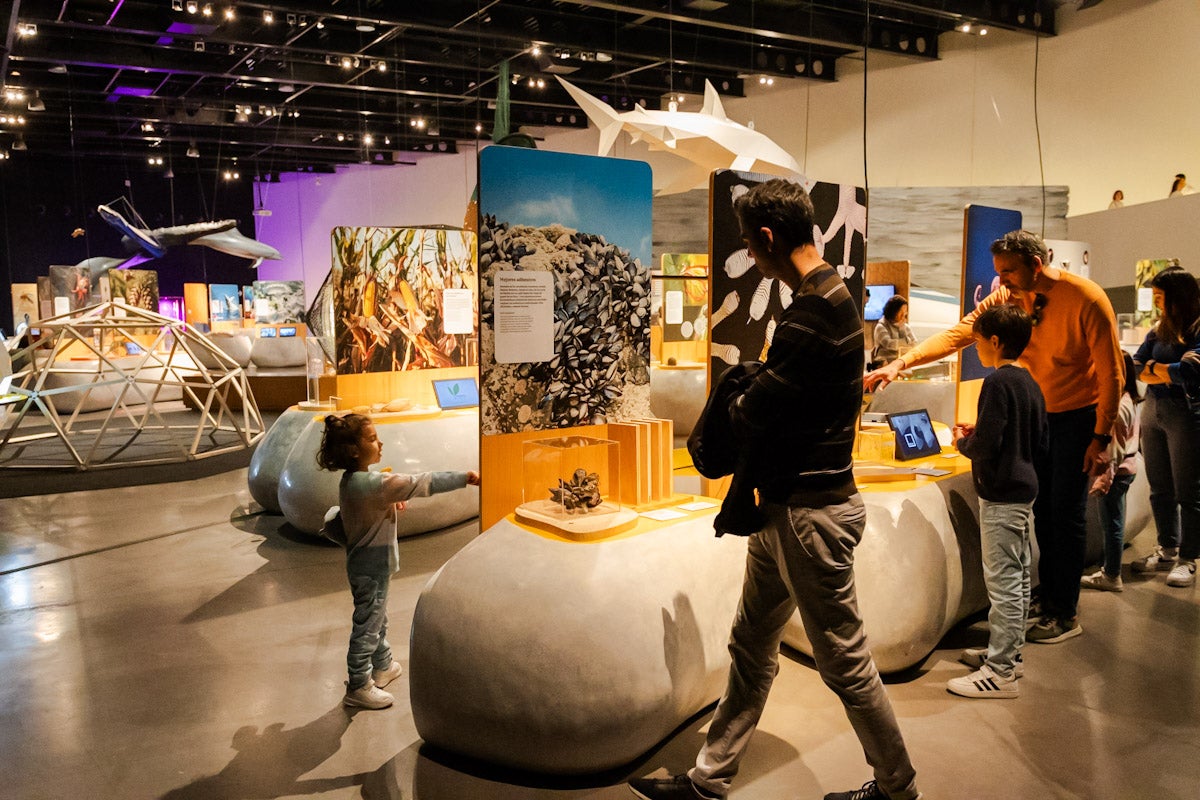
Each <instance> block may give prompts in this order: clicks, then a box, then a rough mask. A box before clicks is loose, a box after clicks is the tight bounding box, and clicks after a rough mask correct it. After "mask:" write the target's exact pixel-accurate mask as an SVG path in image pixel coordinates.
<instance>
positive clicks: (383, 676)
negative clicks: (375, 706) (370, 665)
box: [371, 659, 404, 689]
mask: <svg viewBox="0 0 1200 800" xmlns="http://www.w3.org/2000/svg"><path fill="white" fill-rule="evenodd" d="M403 674H404V668H403V667H401V666H400V662H399V661H396V660H395V659H392V663H391V664H389V665H388V667H387V669H377V670H374V671H373V672H372V673H371V680H373V681H375V685H376V686H378V687H379V688H380V689H382V688H383V687H385V686H387V685H388V684H389V683H391V682H392V681H394V680H396V678H399V677H400V676H401V675H403Z"/></svg>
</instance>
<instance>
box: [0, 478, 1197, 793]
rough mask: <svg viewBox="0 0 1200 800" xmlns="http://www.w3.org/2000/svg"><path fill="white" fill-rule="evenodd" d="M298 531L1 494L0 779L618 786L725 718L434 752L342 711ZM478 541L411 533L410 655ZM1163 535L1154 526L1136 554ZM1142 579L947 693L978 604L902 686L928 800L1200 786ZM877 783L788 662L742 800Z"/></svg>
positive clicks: (837, 718) (400, 597)
mask: <svg viewBox="0 0 1200 800" xmlns="http://www.w3.org/2000/svg"><path fill="white" fill-rule="evenodd" d="M281 524H282V518H281V517H276V516H271V515H266V514H261V513H258V511H257V508H256V507H255V506H254V505H253V504H252V501H251V499H250V497H249V493H248V491H247V489H246V472H245V470H239V471H236V472H231V473H227V474H224V475H217V476H213V477H210V478H202V479H199V480H196V481H191V482H187V483H178V484H162V485H156V486H149V487H144V488H126V489H107V490H100V491H94V492H81V493H73V494H66V495H47V496H43V497H32V498H14V499H8V500H0V674H2V675H4V680H3V681H0V775H2V776H3V779H2V780H3V784H2V788H0V796H4V797H20V798H43V797H44V798H62V797H87V798H101V799H103V798H113V800H117V799H118V798H120V799H121V800H126V799H127V798H159V797H162V798H173V799H178V798H185V799H188V800H193V799H194V800H201V798H203V799H204V800H209V799H211V798H218V799H219V798H231V799H233V798H277V797H279V798H282V797H323V798H357V797H365V798H388V799H389V800H396V799H397V798H405V799H406V800H412V799H413V798H418V799H419V800H546V799H548V798H579V799H582V798H597V799H599V800H616V799H617V798H622V799H624V798H628V797H631V795H629V794H628V792H627V790H626V789H625V787H624V786H623V782H624V780H625V779H626V778H627V777H628V776H629V775H633V774H639V775H640V774H648V773H651V772H654V771H656V770H663V771H672V772H675V771H680V770H683V769H685V768H686V767H688V766H689V765H690V764H691V763H692V760H693V759H694V756H695V753H696V750H697V748H698V747H699V743H700V741H701V739H702V736H703V732H704V729H705V725H706V724H707V714H702V715H700V716H699V717H697V718H695V719H693V720H691V721H689V722H688V723H687V724H685V725H684V726H682V727H681V728H680V729H679V730H678V731H677V732H676V734H675V735H674V736H672V737H671V738H669V739H668V740H666V741H665V742H664V743H663V744H661V745H660V746H659V747H658V748H657V749H656V750H654V751H652V752H651V753H648V754H647V755H646V756H644V757H643V758H642V759H640V760H639V761H638V762H637V763H635V764H631V765H628V766H627V767H626V768H624V769H622V770H618V771H615V772H611V773H606V774H603V775H595V776H584V777H580V778H548V777H545V776H533V775H522V774H516V773H510V772H506V771H502V770H497V769H494V768H491V767H487V766H486V765H480V764H471V763H466V762H463V761H462V760H461V759H456V758H455V757H454V756H452V755H449V754H445V753H440V752H431V751H430V750H429V749H428V748H424V747H422V744H421V742H420V739H419V738H418V737H417V734H416V730H415V728H414V726H413V722H412V717H411V714H410V713H409V711H408V696H407V684H406V683H405V682H404V681H400V682H398V683H397V684H395V685H394V686H393V687H389V690H391V689H393V688H394V689H395V693H396V697H397V702H396V705H395V707H393V708H392V709H390V710H386V711H378V712H373V711H372V712H367V711H362V712H357V713H348V712H346V711H344V710H343V709H342V708H341V706H340V699H341V695H342V691H343V684H342V681H343V680H344V658H345V644H346V638H347V636H348V633H349V617H350V611H351V602H350V597H349V592H348V591H347V589H346V587H345V577H344V571H343V557H342V554H341V553H340V551H339V550H337V549H336V548H332V547H322V546H319V545H314V544H313V543H312V541H311V539H309V538H308V537H299V536H295V537H292V536H289V535H288V532H287V530H286V529H284V530H282V531H281V530H280V526H281ZM476 535H477V529H476V527H475V526H474V524H473V523H471V524H466V525H461V526H458V527H455V528H452V529H449V530H445V531H440V532H436V533H432V534H427V535H424V536H418V537H414V538H411V539H404V540H402V541H401V544H400V546H401V562H402V571H401V572H400V573H399V574H397V575H396V576H395V577H394V578H393V582H392V590H391V600H390V614H391V623H392V628H393V630H395V631H397V635H395V636H394V637H393V644H394V646H395V647H396V650H397V655H398V657H399V658H400V659H401V660H402V661H403V662H405V663H406V665H407V661H408V650H407V648H408V641H407V637H406V636H404V635H403V633H400V632H402V631H407V630H408V628H409V625H410V623H411V620H412V613H413V608H414V606H415V603H416V599H417V596H418V594H419V593H420V591H421V588H422V587H423V586H424V584H425V582H426V581H427V580H428V578H429V576H430V575H431V574H432V573H433V572H434V571H436V570H437V569H438V568H439V567H440V566H441V564H442V563H444V562H445V560H446V559H448V558H449V557H451V556H452V555H453V554H454V553H455V552H457V551H458V549H460V548H461V547H462V546H463V545H465V544H466V543H467V542H469V541H470V540H471V539H472V538H473V537H474V536H476ZM1152 546H1153V533H1152V532H1148V533H1146V534H1143V535H1142V536H1141V537H1140V538H1139V539H1138V540H1136V541H1135V542H1134V544H1133V547H1132V548H1131V550H1130V551H1128V552H1127V556H1126V560H1127V561H1128V560H1130V559H1132V558H1133V556H1134V555H1141V554H1142V553H1144V552H1145V551H1147V550H1149V549H1150V548H1151V547H1152ZM502 579H504V576H497V580H502ZM1125 580H1126V589H1125V591H1124V593H1122V594H1115V595H1114V594H1105V593H1098V592H1087V593H1084V596H1083V598H1082V624H1083V626H1084V629H1085V634H1084V635H1083V636H1082V637H1079V638H1078V639H1074V640H1071V641H1069V642H1066V643H1063V644H1061V645H1055V646H1041V647H1035V646H1032V645H1031V646H1029V647H1028V648H1027V649H1026V662H1027V669H1028V677H1026V678H1025V679H1024V680H1022V682H1021V692H1022V696H1021V698H1020V699H1018V700H1015V701H1005V702H984V701H971V700H963V699H958V698H954V697H952V696H951V695H948V694H947V693H946V691H945V681H946V680H947V679H948V678H951V677H955V676H958V675H961V674H963V673H964V672H965V671H966V668H965V667H962V666H961V665H959V664H958V663H957V662H956V660H955V659H956V658H957V655H958V649H959V648H961V647H964V646H977V645H979V644H982V643H983V642H985V641H986V629H985V626H984V623H983V622H982V621H980V620H978V619H976V620H973V621H970V622H968V623H967V624H964V625H961V626H959V627H958V628H956V629H954V630H953V631H951V633H950V634H948V636H947V637H946V638H945V639H944V640H943V641H942V642H941V644H940V645H939V648H938V649H937V650H936V651H935V652H934V653H933V654H931V655H930V656H929V657H928V658H927V659H926V660H925V661H924V662H922V663H921V664H920V665H918V666H917V667H916V668H914V669H912V670H909V671H908V672H906V673H903V674H901V675H898V676H893V677H892V678H890V679H889V681H888V683H889V691H890V693H891V695H892V698H893V702H894V703H895V706H896V711H897V714H898V715H899V717H900V719H901V725H902V727H903V730H904V732H905V735H906V737H907V739H908V743H909V748H910V750H911V751H912V754H913V759H914V762H915V763H916V765H917V769H918V771H919V775H920V778H919V779H920V782H921V786H922V789H923V790H924V792H925V794H926V797H928V798H931V800H932V799H933V798H951V797H958V798H1039V799H1040V798H1085V797H1086V798H1089V800H1090V799H1091V798H1102V799H1111V800H1129V799H1130V798H1143V797H1145V798H1149V797H1154V798H1166V799H1167V800H1185V799H1186V800H1193V799H1194V798H1195V797H1196V796H1197V789H1196V787H1197V785H1198V784H1197V778H1196V775H1195V768H1194V765H1195V764H1196V763H1200V713H1198V712H1200V663H1198V662H1200V608H1198V604H1197V594H1196V590H1194V589H1182V590H1181V589H1172V588H1169V587H1167V586H1165V584H1164V583H1163V580H1162V576H1161V575H1159V576H1157V577H1156V578H1154V579H1151V580H1144V579H1142V578H1140V577H1137V576H1133V575H1131V574H1129V572H1128V570H1126V577H1125ZM545 635H547V636H553V631H547V632H546V634H545ZM868 777H869V773H868V770H867V767H866V766H865V764H864V763H863V762H862V751H861V749H860V748H859V747H858V744H857V741H856V739H855V738H854V735H853V733H852V732H851V731H850V729H849V725H848V724H847V722H846V719H845V716H844V714H843V713H842V710H841V708H840V706H839V705H838V704H837V702H836V700H835V699H834V698H833V696H832V695H831V694H830V693H829V692H828V690H826V689H825V687H824V686H823V685H822V684H821V682H820V680H819V678H818V677H817V675H816V673H815V671H814V670H813V669H812V668H811V666H810V665H808V664H807V663H805V662H804V660H803V659H800V658H795V657H793V658H789V659H784V661H783V666H782V669H781V672H780V675H779V678H778V679H777V681H776V685H775V689H774V691H773V692H772V695H771V698H770V700H769V702H768V704H767V709H766V713H765V714H764V716H763V720H762V724H761V727H760V729H759V732H758V734H757V735H756V737H755V739H754V741H753V742H752V744H751V747H750V750H749V753H748V755H747V757H746V760H745V762H744V765H743V769H742V774H741V775H740V776H739V777H738V780H737V781H736V783H735V787H734V793H733V795H732V797H733V798H734V800H738V798H742V799H743V800H751V798H753V799H754V800H759V799H760V798H761V799H762V800H772V799H773V798H786V799H787V800H793V798H819V797H821V796H822V794H823V793H824V792H827V791H832V790H843V789H848V788H851V787H856V786H858V785H859V784H861V783H862V782H863V781H865V780H866V779H867V778H868Z"/></svg>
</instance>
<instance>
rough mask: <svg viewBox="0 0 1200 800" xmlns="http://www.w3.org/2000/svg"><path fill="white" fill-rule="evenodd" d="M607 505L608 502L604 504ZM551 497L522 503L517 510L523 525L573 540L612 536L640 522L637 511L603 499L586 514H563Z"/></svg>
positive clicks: (595, 539) (591, 539)
mask: <svg viewBox="0 0 1200 800" xmlns="http://www.w3.org/2000/svg"><path fill="white" fill-rule="evenodd" d="M605 506H608V507H607V508H605ZM556 509H557V506H556V505H555V504H554V501H552V500H537V501H534V502H532V503H522V504H521V505H519V506H517V510H516V511H515V512H514V514H515V517H516V519H517V520H518V521H520V522H521V523H522V524H523V525H532V526H533V527H535V528H539V529H541V530H544V531H548V532H550V533H553V534H554V535H556V536H560V537H565V538H567V539H569V540H570V541H572V542H596V541H600V540H601V539H611V538H612V537H613V536H615V535H616V534H619V533H624V532H625V531H627V530H629V529H631V528H633V527H634V526H636V525H637V521H638V512H636V511H634V510H633V509H632V508H621V507H620V506H616V505H613V504H612V503H601V504H600V506H599V507H598V508H597V509H596V510H595V511H592V512H589V513H587V514H567V515H564V514H561V513H558V512H557V510H556Z"/></svg>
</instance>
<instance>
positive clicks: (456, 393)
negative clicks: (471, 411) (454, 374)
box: [433, 378, 479, 411]
mask: <svg viewBox="0 0 1200 800" xmlns="http://www.w3.org/2000/svg"><path fill="white" fill-rule="evenodd" d="M433 393H434V394H435V395H437V404H438V407H439V408H441V409H442V410H443V411H447V410H449V409H452V408H474V407H475V406H477V405H479V384H477V383H476V382H475V379H474V378H448V379H445V380H436V381H434V382H433Z"/></svg>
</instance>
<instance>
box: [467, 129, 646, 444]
mask: <svg viewBox="0 0 1200 800" xmlns="http://www.w3.org/2000/svg"><path fill="white" fill-rule="evenodd" d="M480 164H481V165H480V212H481V214H482V217H481V219H480V226H479V279H480V292H481V297H480V325H479V329H480V373H481V379H482V380H481V385H480V389H481V392H480V395H481V396H480V425H481V427H482V430H483V432H484V433H485V434H497V433H515V432H519V431H533V430H544V429H553V428H568V427H572V426H576V425H589V424H603V423H606V422H617V421H622V420H629V419H636V418H642V417H648V416H651V414H650V271H649V268H648V267H647V266H646V264H648V263H649V253H650V174H649V169H648V167H647V166H646V165H645V164H644V163H641V162H632V161H623V160H621V159H612V158H597V157H594V156H577V155H568V154H564V153H546V152H540V151H536V150H525V149H519V148H507V147H489V148H488V149H487V150H485V151H484V152H483V154H482V155H481V162H480ZM508 271H516V272H520V271H532V272H548V273H551V274H552V275H553V321H552V325H553V354H552V355H551V356H550V357H549V358H548V359H546V360H539V361H529V362H520V363H499V362H498V361H497V359H496V340H495V334H496V331H495V320H496V308H495V303H494V300H495V296H494V283H495V278H496V275H497V274H498V273H500V272H508Z"/></svg>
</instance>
